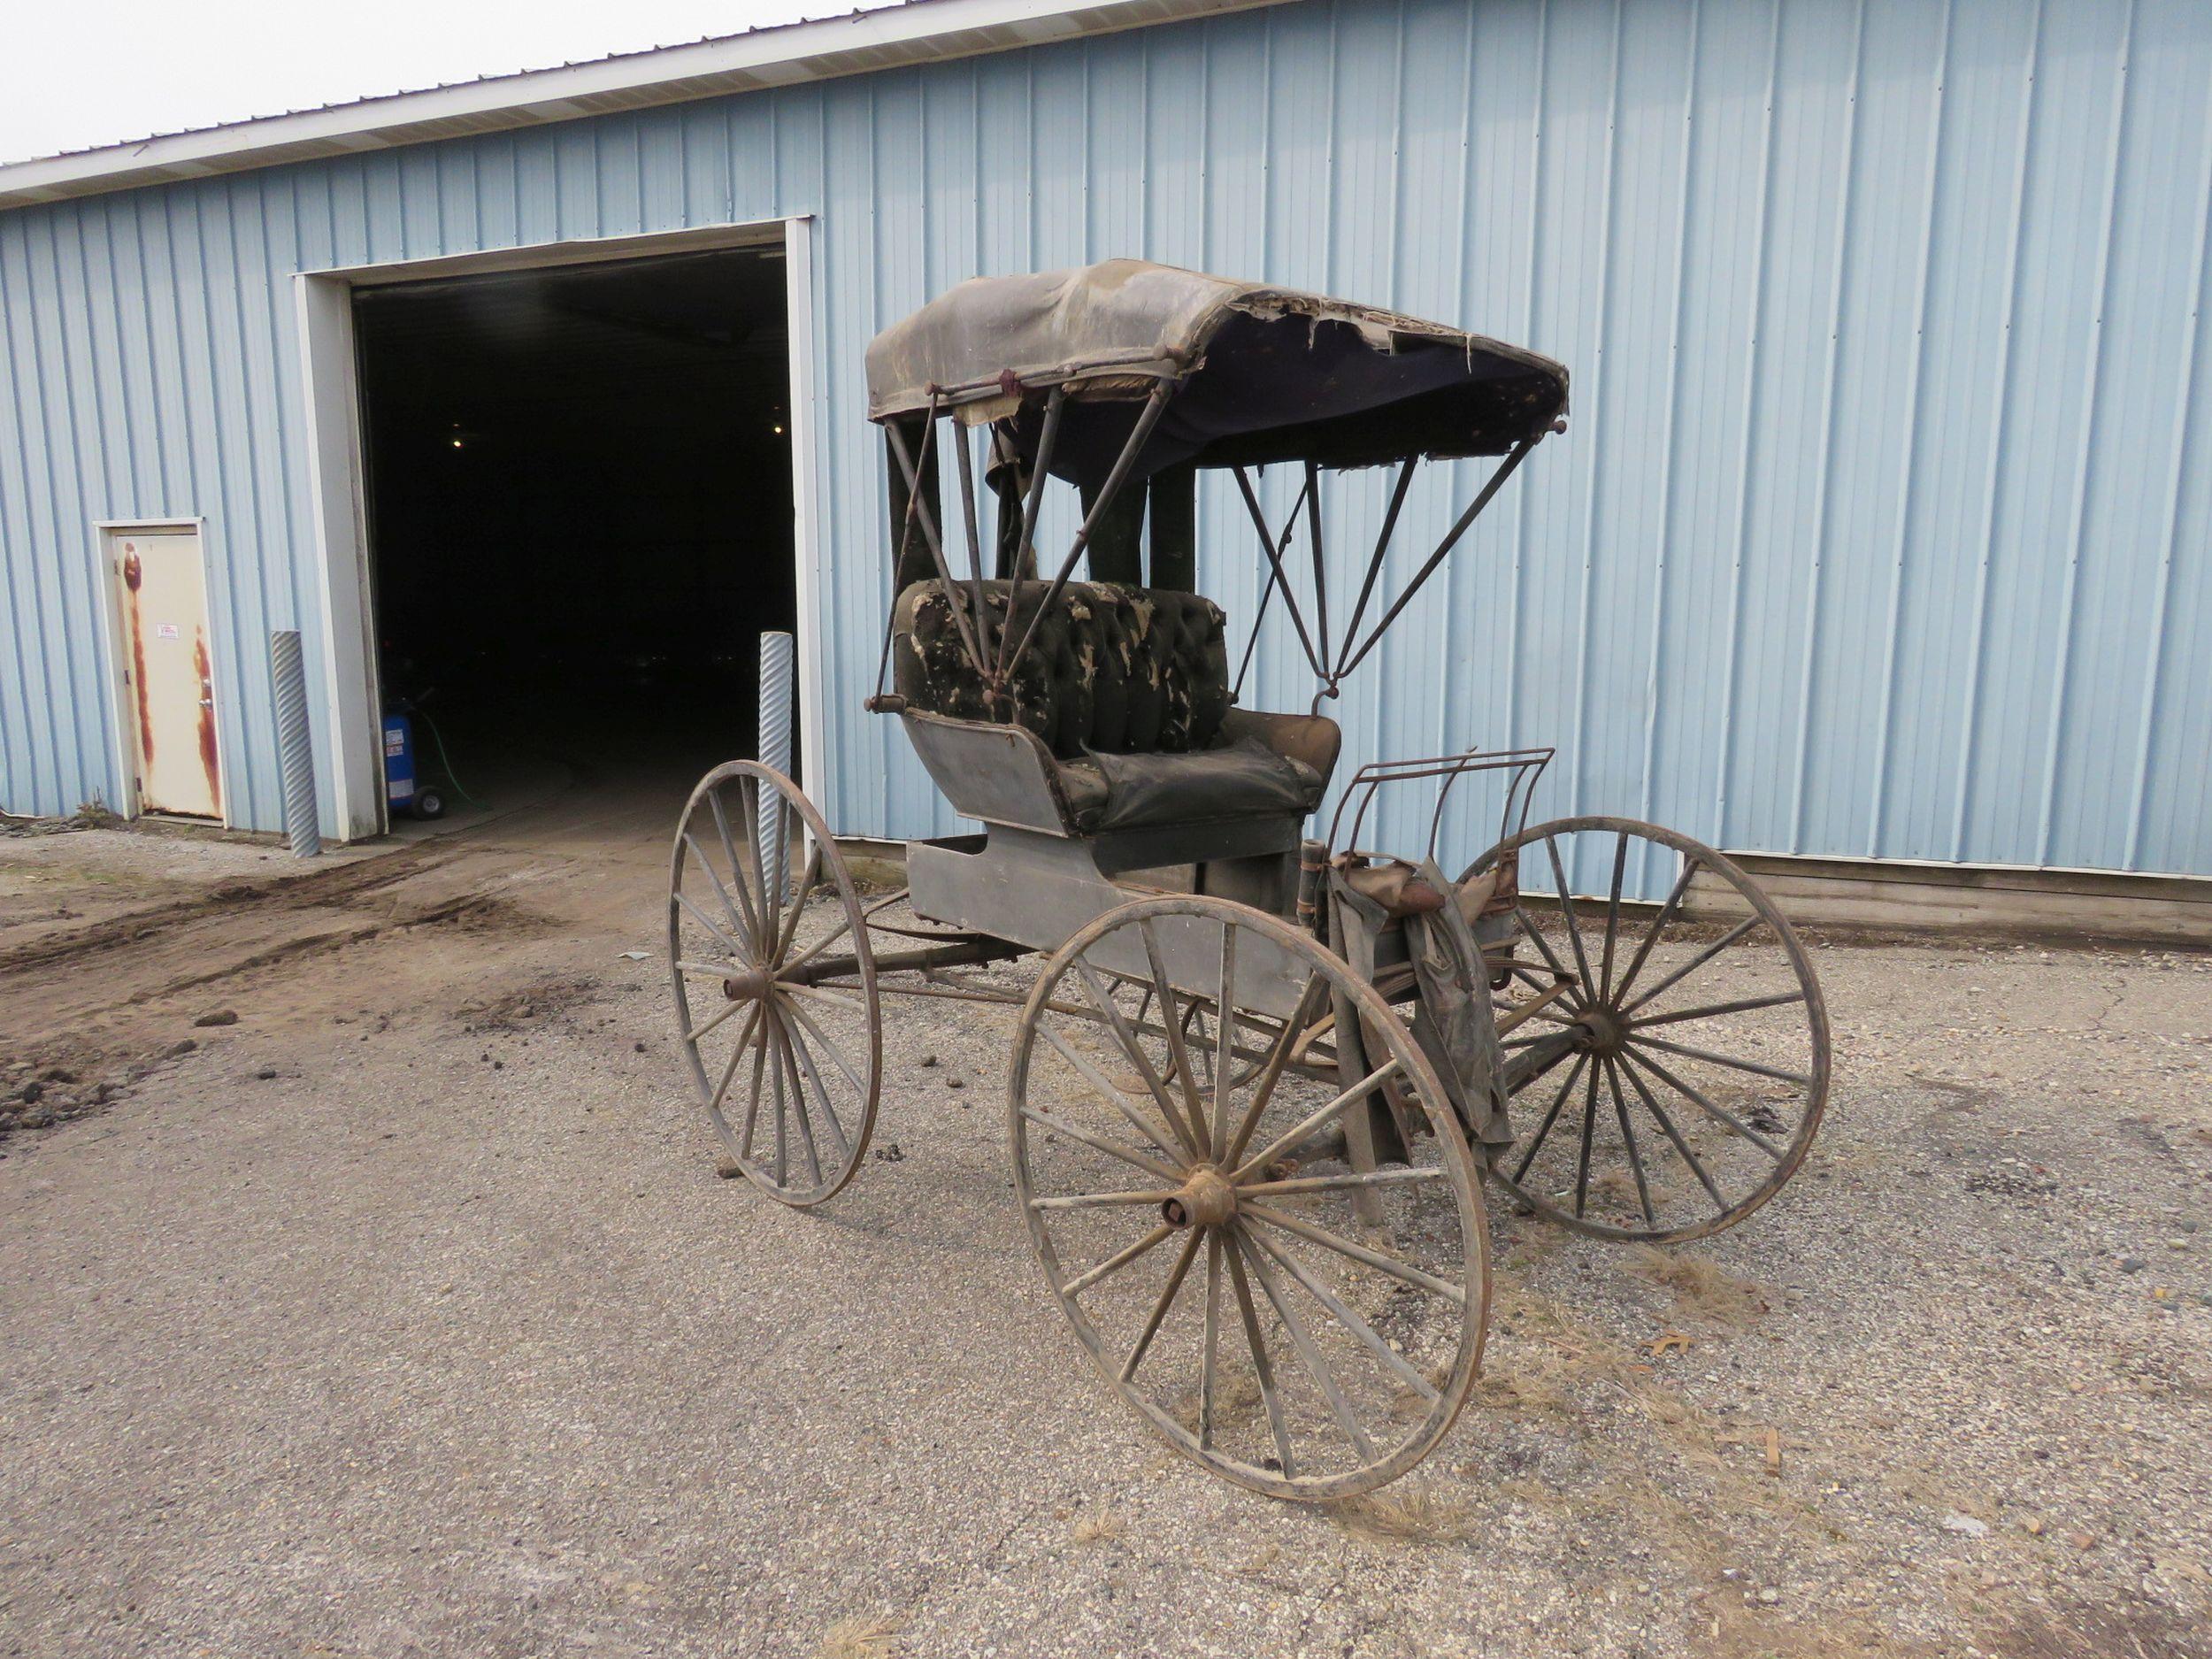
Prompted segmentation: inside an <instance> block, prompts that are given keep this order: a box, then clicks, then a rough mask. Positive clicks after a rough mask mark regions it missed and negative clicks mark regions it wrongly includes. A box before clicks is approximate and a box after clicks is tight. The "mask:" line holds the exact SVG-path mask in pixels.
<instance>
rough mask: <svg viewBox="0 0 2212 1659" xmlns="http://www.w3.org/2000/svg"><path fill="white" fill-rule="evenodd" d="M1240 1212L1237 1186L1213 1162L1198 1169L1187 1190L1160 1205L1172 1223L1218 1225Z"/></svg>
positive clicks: (1189, 1225) (1168, 1220)
mask: <svg viewBox="0 0 2212 1659" xmlns="http://www.w3.org/2000/svg"><path fill="white" fill-rule="evenodd" d="M1236 1213H1237V1189H1236V1188H1235V1187H1232V1186H1231V1185H1230V1184H1229V1182H1228V1179H1226V1178H1225V1176H1224V1175H1223V1174H1222V1173H1221V1171H1219V1170H1217V1169H1215V1168H1213V1167H1212V1166H1211V1165H1210V1164H1209V1165H1207V1166H1205V1167H1203V1168H1201V1169H1197V1170H1194V1171H1192V1172H1191V1177H1190V1179H1188V1180H1187V1181H1186V1182H1184V1184H1183V1190H1182V1191H1181V1192H1179V1193H1178V1194H1176V1195H1175V1196H1174V1197H1172V1198H1171V1199H1169V1200H1168V1201H1167V1202H1165V1203H1164V1204H1162V1205H1161V1206H1160V1215H1161V1217H1162V1218H1163V1219H1164V1220H1165V1221H1166V1223H1167V1224H1168V1225H1170V1226H1171V1227H1217V1226H1220V1225H1222V1224H1223V1223H1224V1222H1225V1221H1227V1220H1229V1219H1230V1217H1233V1216H1234V1215H1235V1214H1236Z"/></svg>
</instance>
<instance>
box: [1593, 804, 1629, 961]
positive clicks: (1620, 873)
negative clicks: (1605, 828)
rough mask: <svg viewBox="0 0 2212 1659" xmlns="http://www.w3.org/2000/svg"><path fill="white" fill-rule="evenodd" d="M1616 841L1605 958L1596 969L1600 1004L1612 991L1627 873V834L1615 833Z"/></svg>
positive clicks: (1607, 919)
mask: <svg viewBox="0 0 2212 1659" xmlns="http://www.w3.org/2000/svg"><path fill="white" fill-rule="evenodd" d="M1616 833H1617V836H1618V841H1617V843H1616V844H1615V846H1614V849H1613V893H1612V896H1611V897H1610V898H1609V899H1608V900H1607V901H1606V904H1605V956H1604V958H1603V960H1602V961H1601V964H1600V965H1599V967H1598V1001H1599V1002H1604V1001H1605V1000H1606V999H1607V998H1608V997H1609V996H1610V995H1612V991H1613V945H1614V941H1616V940H1617V939H1618V938H1619V937H1620V931H1621V882H1622V879H1624V877H1625V876H1626V875H1627V873H1628V832H1627V831H1626V830H1620V831H1617V832H1616Z"/></svg>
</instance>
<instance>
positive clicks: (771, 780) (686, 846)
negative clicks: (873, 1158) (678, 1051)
mask: <svg viewBox="0 0 2212 1659" xmlns="http://www.w3.org/2000/svg"><path fill="white" fill-rule="evenodd" d="M802 832H803V833H802ZM800 849H803V850H804V852H805V855H806V857H805V864H804V867H803V870H802V871H801V872H800V874H799V876H798V877H797V879H795V880H794V879H792V878H791V875H790V864H791V862H792V858H793V855H794V854H795V852H796V851H798V850H800ZM779 865H780V866H781V867H780V868H779ZM779 878H780V879H779ZM668 977H669V984H670V987H671V988H672V991H673V994H674V997H675V1003H676V1029H677V1031H678V1032H679V1033H680V1034H681V1036H682V1039H683V1045H684V1054H685V1056H686V1058H687V1060H688V1061H689V1062H690V1065H691V1074H692V1080H693V1082H694V1083H695V1085H696V1087H697V1088H698V1091H699V1099H700V1102H701V1103H702V1104H703V1105H704V1106H705V1108H706V1112H707V1118H708V1119H709V1121H710V1122H711V1123H712V1124H713V1125H714V1130H715V1133H716V1135H717V1136H718V1137H719V1139H720V1141H721V1143H722V1148H723V1151H724V1153H725V1155H726V1156H727V1157H728V1158H729V1159H730V1160H731V1161H732V1162H733V1164H735V1165H736V1166H737V1168H738V1169H739V1170H741V1171H743V1172H744V1174H745V1176H746V1177H747V1179H749V1180H750V1181H751V1182H752V1183H753V1185H755V1186H756V1187H759V1188H760V1189H761V1190H762V1191H764V1192H765V1193H767V1194H769V1195H770V1196H771V1197H772V1198H776V1199H779V1200H780V1201H781V1202H784V1203H787V1204H792V1205H796V1206H799V1207H802V1208H803V1207H805V1206H807V1205H810V1204H818V1203H820V1202H822V1201H823V1200H824V1199H826V1198H828V1197H829V1196H831V1195H832V1194H834V1193H835V1192H836V1191H837V1190H838V1189H839V1188H840V1187H843V1186H844V1185H845V1183H846V1182H847V1181H849V1180H850V1179H852V1177H853V1172H854V1171H856V1170H857V1169H858V1168H859V1167H860V1160H861V1158H862V1157H863V1156H865V1155H866V1153H867V1150H868V1137H869V1135H870V1134H871V1133H873V1131H874V1129H875V1122H876V1099H877V1094H878V1093H879V1087H880V1074H881V1071H882V1023H881V1019H880V1018H879V1006H878V1002H877V998H876V977H875V960H874V956H873V955H872V952H871V951H870V949H869V947H868V931H867V927H866V925H865V920H864V917H863V915H862V913H861V908H860V900H859V897H858V895H856V893H855V892H854V890H853V884H852V878H851V876H850V875H849V873H848V872H847V871H846V868H845V860H844V858H843V857H842V856H841V855H840V854H839V852H838V850H837V845H836V843H835V841H833V840H832V839H831V837H830V833H829V827H828V826H826V824H824V823H823V821H822V818H821V815H820V814H819V813H818V812H817V811H815V810H814V807H813V804H812V803H810V802H809V801H808V800H807V798H806V796H805V795H803V794H801V793H800V791H799V787H798V786H797V785H796V784H795V783H793V782H792V781H791V780H789V779H788V778H786V777H784V776H783V775H782V774H781V773H780V772H772V771H771V770H769V769H768V768H767V767H765V766H763V765H760V764H758V763H757V762H754V761H749V760H738V761H732V762H730V763H728V764H726V765H722V766H718V767H716V768H715V769H714V770H713V771H712V772H709V773H708V774H707V775H706V776H705V777H704V778H703V779H702V780H700V782H699V787H697V788H696V789H695V790H693V791H692V795H691V801H690V803H689V804H688V805H687V806H686V807H685V809H684V815H683V818H682V820H681V822H680V824H679V826H678V827H677V830H676V844H675V849H674V851H673V852H672V854H671V856H670V861H669V876H668Z"/></svg>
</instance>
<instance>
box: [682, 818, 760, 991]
mask: <svg viewBox="0 0 2212 1659" xmlns="http://www.w3.org/2000/svg"><path fill="white" fill-rule="evenodd" d="M684 839H685V840H686V841H689V840H690V839H691V838H690V837H689V836H688V835H687V836H686V837H684ZM701 862H702V863H704V860H703V859H702V861H701ZM707 874H708V875H709V876H710V877H711V876H712V875H713V874H714V872H712V871H711V870H710V871H708V872H707ZM676 902H677V903H679V904H680V905H682V906H683V907H684V909H685V910H688V911H689V912H690V913H691V919H692V920H693V921H695V922H696V923H698V924H699V926H702V927H703V928H705V929H706V930H707V932H709V933H712V934H713V935H714V937H715V939H716V941H718V942H719V943H720V944H721V945H722V946H723V948H724V949H726V950H728V952H729V953H730V955H731V956H734V957H736V958H737V959H738V960H740V961H742V962H750V961H751V960H752V959H753V948H752V947H751V946H750V945H745V944H740V943H739V942H738V941H736V940H735V939H733V938H732V937H731V936H730V935H729V934H727V933H724V932H723V931H722V928H721V925H720V924H719V923H718V922H716V921H715V920H714V919H713V918H711V917H710V916H709V915H708V914H707V913H706V912H705V911H704V910H701V909H700V908H699V907H698V906H697V905H696V904H695V903H693V902H692V900H691V895H689V894H688V893H686V892H685V891H684V890H683V889H682V888H681V887H679V888H677V889H676ZM724 902H725V903H726V902H728V901H727V899H726V898H725V900H724ZM730 918H731V920H733V921H735V920H736V919H737V913H736V911H734V910H733V911H731V913H730ZM743 926H744V925H743V924H742V923H739V927H740V929H741V930H742V928H743Z"/></svg>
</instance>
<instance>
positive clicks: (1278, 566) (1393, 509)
mask: <svg viewBox="0 0 2212 1659" xmlns="http://www.w3.org/2000/svg"><path fill="white" fill-rule="evenodd" d="M1543 437H1544V434H1542V433H1541V432H1538V433H1534V434H1531V435H1530V436H1528V437H1525V438H1523V439H1521V440H1520V441H1518V442H1516V443H1515V444H1514V446H1513V447H1512V448H1511V449H1509V450H1507V451H1506V454H1505V458H1504V459H1503V460H1502V461H1500V462H1499V463H1498V466H1497V470H1496V471H1495V472H1492V473H1491V475H1490V477H1489V480H1488V481H1487V482H1486V483H1485V484H1484V485H1483V487H1482V488H1481V489H1480V490H1479V491H1478V492H1477V493H1476V495H1475V498H1474V500H1473V501H1471V502H1470V503H1468V504H1467V510H1466V511H1464V512H1463V513H1461V514H1460V515H1459V517H1458V518H1457V519H1455V521H1454V522H1453V525H1452V527H1451V528H1450V529H1449V530H1448V531H1446V532H1445V534H1444V539H1443V540H1442V541H1439V542H1438V543H1437V544H1436V548H1435V549H1434V550H1433V551H1432V552H1431V553H1430V555H1429V556H1428V557H1427V558H1426V559H1425V560H1424V561H1423V563H1422V565H1421V568H1420V569H1419V570H1417V571H1416V572H1414V574H1413V579H1412V580H1410V581H1409V582H1408V583H1407V584H1406V585H1405V588H1404V589H1403V591H1402V592H1401V593H1400V594H1399V595H1398V596H1397V598H1396V599H1394V601H1392V602H1391V605H1390V608H1389V609H1388V610H1387V611H1384V612H1383V615H1382V618H1381V620H1379V621H1378V622H1377V623H1376V624H1375V626H1374V627H1373V629H1372V630H1371V631H1370V632H1369V634H1367V636H1366V637H1365V638H1364V639H1360V635H1359V626H1360V623H1361V622H1362V621H1363V620H1364V619H1365V618H1366V615H1367V607H1368V603H1369V602H1370V601H1371V600H1372V599H1373V597H1374V595H1375V588H1376V584H1377V582H1378V581H1379V579H1380V578H1381V575H1382V568H1383V561H1384V559H1385V558H1386V557H1388V555H1389V552H1390V541H1391V537H1392V535H1393V534H1394V532H1395V531H1396V530H1397V527H1398V517H1399V514H1400V512H1401V511H1402V510H1403V508H1404V506H1405V502H1406V493H1407V491H1408V490H1409V488H1411V486H1412V483H1413V469H1414V465H1415V464H1416V462H1417V460H1418V459H1419V457H1417V456H1408V457H1406V459H1405V461H1404V463H1403V465H1401V466H1400V468H1399V470H1398V481H1397V483H1396V484H1395V485H1394V487H1393V488H1392V490H1391V493H1390V508H1389V511H1387V512H1386V514H1385V515H1384V517H1383V523H1382V531H1381V534H1379V535H1378V536H1377V537H1376V538H1375V550H1374V552H1373V553H1371V555H1369V557H1368V560H1367V574H1366V577H1365V579H1364V580H1363V581H1362V582H1361V584H1360V590H1359V600H1358V602H1357V603H1356V604H1355V605H1354V606H1353V607H1352V616H1351V619H1350V621H1348V622H1347V623H1346V624H1345V626H1344V634H1343V637H1342V638H1341V639H1340V640H1339V641H1337V644H1336V649H1335V651H1334V653H1333V655H1332V653H1331V650H1330V646H1329V582H1328V573H1327V561H1326V559H1325V557H1324V549H1323V548H1322V544H1321V499H1320V496H1321V492H1320V490H1319V488H1318V468H1317V466H1316V465H1315V464H1314V463H1313V462H1311V461H1309V462H1307V463H1306V468H1305V474H1306V475H1305V482H1304V484H1303V485H1302V487H1301V488H1300V489H1299V492H1298V498H1297V499H1296V500H1295V501H1294V502H1293V503H1291V508H1290V517H1289V518H1288V519H1287V520H1286V522H1285V524H1284V526H1283V530H1282V534H1281V535H1280V536H1278V535H1277V534H1275V532H1273V531H1272V530H1271V529H1269V528H1268V524H1267V517H1266V514H1265V512H1264V511H1263V510H1262V508H1261V506H1260V498H1259V495H1258V493H1257V492H1256V491H1255V490H1254V489H1253V488H1252V478H1251V474H1250V473H1249V472H1248V471H1247V470H1246V469H1245V468H1243V467H1242V466H1239V467H1236V468H1234V469H1233V471H1234V472H1235V473H1236V479H1237V488H1238V489H1240V491H1241V492H1242V493H1243V495H1244V509H1245V511H1246V512H1247V513H1248V514H1250V516H1251V519H1252V527H1253V528H1254V529H1255V530H1256V531H1258V533H1259V538H1260V551H1261V552H1263V553H1264V554H1265V555H1266V556H1267V564H1268V580H1267V588H1266V590H1265V592H1264V593H1263V594H1262V595H1261V598H1260V609H1259V611H1258V613H1257V614H1256V616H1255V617H1254V618H1253V619H1252V636H1251V638H1250V640H1248V641H1247V642H1246V644H1245V648H1244V667H1240V668H1239V669H1238V671H1237V687H1238V689H1239V690H1241V689H1242V688H1243V686H1244V669H1245V668H1248V667H1249V666H1250V665H1251V661H1252V649H1253V647H1254V645H1256V643H1257V642H1258V640H1259V627H1260V624H1261V623H1262V622H1263V621H1265V620H1266V618H1267V602H1268V601H1269V600H1270V599H1271V598H1272V597H1273V596H1274V594H1275V590H1276V589H1277V588H1281V589H1282V593H1283V603H1284V604H1285V605H1286V606H1288V607H1289V610H1290V620H1291V626H1293V627H1294V628H1296V629H1297V631H1298V643H1299V645H1300V647H1301V648H1302V649H1303V650H1304V651H1305V654H1306V661H1307V663H1308V664H1310V666H1311V667H1312V669H1313V672H1314V678H1315V679H1317V680H1319V681H1320V682H1321V689H1320V691H1319V692H1318V693H1317V694H1316V695H1315V698H1314V702H1315V704H1316V706H1318V705H1319V703H1320V701H1321V699H1322V698H1323V697H1334V696H1337V695H1340V691H1339V687H1341V685H1342V684H1343V682H1344V680H1345V678H1346V677H1347V676H1348V675H1349V674H1350V673H1351V672H1352V671H1353V670H1354V669H1356V668H1357V667H1358V666H1359V665H1360V664H1361V663H1362V662H1363V661H1365V660H1366V657H1367V654H1368V653H1369V652H1370V651H1371V650H1373V649H1375V646H1376V644H1377V642H1378V641H1380V640H1381V638H1382V636H1383V635H1384V634H1386V633H1388V632H1389V630H1390V625H1391V624H1392V623H1394V622H1395V621H1396V620H1397V619H1398V616H1399V613H1400V612H1402V611H1404V610H1405V608H1406V606H1407V605H1408V604H1409V603H1411V602H1412V600H1413V597H1414V595H1416V594H1417V593H1419V592H1420V591H1421V588H1422V587H1423V586H1424V585H1425V583H1426V582H1427V581H1428V580H1429V578H1430V577H1432V576H1433V575H1434V574H1435V573H1436V570H1437V566H1439V565H1441V564H1443V562H1444V560H1445V559H1446V557H1448V556H1449V555H1450V553H1451V550H1452V549H1454V548H1455V547H1456V546H1458V545H1459V542H1460V540H1461V538H1462V537H1463V536H1464V535H1465V534H1467V532H1468V530H1469V528H1470V527H1471V526H1472V525H1473V524H1474V522H1475V520H1476V519H1477V518H1479V517H1480V516H1481V514H1482V510H1483V509H1484V508H1485V507H1487V506H1488V505H1489V504H1490V503H1491V500H1492V498H1493V497H1494V496H1495V495H1497V493H1498V491H1499V490H1500V489H1501V488H1503V486H1504V484H1505V480H1507V479H1509V478H1510V477H1512V476H1513V470H1514V468H1516V467H1517V466H1518V465H1520V464H1521V463H1522V462H1523V461H1524V460H1525V459H1526V458H1527V457H1528V452H1529V451H1530V450H1531V449H1534V448H1535V447H1536V445H1537V444H1538V443H1539V442H1541V441H1542V439H1543ZM1301 510H1302V511H1303V512H1304V514H1305V518H1306V526H1307V528H1306V534H1307V535H1308V537H1309V538H1310V541H1312V544H1313V546H1312V553H1313V587H1314V595H1313V597H1314V612H1315V615H1314V626H1313V627H1312V628H1311V629H1309V628H1308V627H1307V626H1306V618H1305V613H1304V612H1303V611H1302V610H1301V609H1300V608H1299V604H1298V595H1296V594H1295V593H1294V592H1293V591H1292V589H1291V586H1290V579H1289V577H1288V576H1287V575H1286V573H1285V572H1284V570H1283V555H1284V553H1285V552H1286V551H1287V550H1288V549H1289V546H1290V536H1291V531H1292V529H1293V528H1294V526H1295V525H1296V524H1297V521H1298V517H1299V513H1300V511H1301ZM1356 640H1357V641H1358V643H1357V645H1356V646H1355V644H1354V641H1356Z"/></svg>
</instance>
